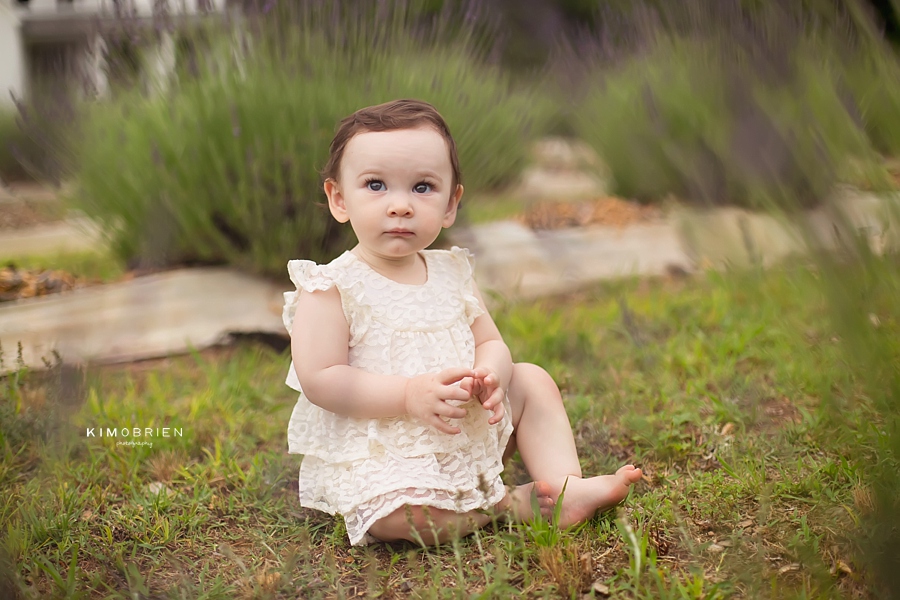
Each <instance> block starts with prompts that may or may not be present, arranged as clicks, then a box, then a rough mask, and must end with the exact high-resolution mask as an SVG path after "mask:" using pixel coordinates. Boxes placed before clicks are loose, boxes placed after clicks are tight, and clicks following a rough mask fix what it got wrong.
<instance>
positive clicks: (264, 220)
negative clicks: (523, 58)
mask: <svg viewBox="0 0 900 600" xmlns="http://www.w3.org/2000/svg"><path fill="white" fill-rule="evenodd" d="M428 5H429V3H428V2H408V3H405V2H388V3H380V4H379V5H378V7H375V6H369V5H367V4H363V3H353V2H338V3H333V4H323V3H317V2H312V1H310V2H300V3H294V4H288V3H280V4H276V5H275V8H274V9H273V10H271V11H270V12H268V13H265V12H259V13H250V14H251V16H250V17H248V18H247V20H246V21H245V22H244V23H243V24H242V25H241V26H240V27H235V28H232V27H230V26H228V25H221V26H208V27H203V28H200V29H199V30H197V32H196V33H195V37H194V38H193V39H190V42H191V43H190V44H189V49H190V53H186V54H187V55H188V56H189V58H190V60H187V61H182V62H184V63H185V70H184V72H183V73H181V76H180V77H179V80H178V82H177V84H172V85H170V86H169V87H168V89H164V90H162V91H160V92H158V93H156V94H150V95H147V94H145V93H143V90H140V89H132V90H129V91H125V92H122V93H119V94H118V95H117V96H116V97H115V98H114V99H113V100H111V101H108V102H103V103H99V104H96V105H93V106H89V107H88V108H87V112H86V115H85V118H84V121H83V124H82V127H81V129H80V132H79V136H78V140H77V144H73V145H72V146H71V147H72V148H74V149H75V153H74V159H75V160H74V162H73V175H74V177H75V179H76V181H77V184H78V192H77V195H76V198H77V202H78V204H79V205H80V208H82V209H83V210H84V211H85V212H86V213H88V215H90V216H91V217H93V218H94V219H96V220H97V221H99V222H100V223H102V224H103V225H104V226H105V228H106V231H107V232H108V233H109V235H110V238H111V242H112V247H113V248H114V250H115V251H116V253H117V254H118V255H120V256H121V257H123V258H124V259H126V260H128V261H130V262H132V263H138V264H141V265H146V266H158V265H169V264H186V263H187V264H192V263H193V264H196V263H229V264H234V265H237V266H240V267H242V268H244V269H246V270H249V271H252V272H257V273H261V274H272V275H279V276H280V275H282V273H283V271H284V263H285V261H286V260H287V259H289V258H295V257H302V258H310V259H313V260H317V261H327V260H329V259H330V258H333V257H334V256H335V255H336V254H337V253H339V252H340V251H341V250H343V249H345V248H347V247H348V246H349V244H350V243H351V238H352V232H351V231H350V229H349V227H344V228H341V227H339V226H338V225H337V223H335V222H333V220H332V219H331V218H330V216H328V214H327V211H326V210H324V208H323V200H324V195H323V194H322V192H321V183H320V178H319V175H318V172H317V171H318V169H320V168H321V167H322V166H324V164H325V162H326V160H327V152H328V145H329V143H330V141H331V138H332V136H333V134H334V130H335V127H336V124H337V122H338V121H339V120H340V119H341V118H343V117H345V116H347V115H348V114H350V113H351V112H353V111H354V110H356V109H358V108H361V107H363V106H367V105H371V104H377V103H380V102H385V101H388V100H391V99H395V98H403V97H412V98H420V99H424V100H427V101H429V102H431V103H433V104H434V105H435V106H436V107H437V108H438V110H440V111H441V112H442V114H443V115H444V117H445V118H446V119H447V121H448V123H449V125H450V128H451V130H452V131H453V132H454V136H455V137H456V140H457V143H458V146H459V148H460V160H461V164H462V170H463V177H464V180H463V181H464V184H465V185H467V186H468V187H469V188H470V189H478V188H485V187H491V186H498V185H502V184H504V183H506V182H509V181H510V180H512V179H513V178H514V177H515V175H516V174H517V173H518V171H519V169H520V168H521V167H522V165H523V163H524V160H525V153H526V148H527V144H526V142H527V141H528V139H529V135H531V134H532V133H533V132H535V131H536V130H538V129H540V127H541V126H542V125H541V123H542V120H543V119H544V118H545V117H544V116H543V115H546V114H547V113H548V111H549V106H548V104H547V103H546V102H543V101H539V100H538V99H537V98H536V95H535V93H534V92H533V91H530V90H528V89H522V88H515V89H514V88H513V86H512V84H511V82H510V80H509V77H508V76H507V75H506V74H505V73H504V72H502V71H501V70H500V69H499V68H497V67H493V66H490V65H489V64H488V63H487V62H486V60H485V56H486V53H487V48H486V47H485V46H484V44H482V43H479V42H478V41H477V40H476V38H475V36H474V35H473V31H474V29H473V26H472V25H471V24H470V22H474V18H475V17H474V16H473V15H472V14H470V13H469V12H466V13H460V14H458V13H457V12H456V10H455V9H453V10H450V9H447V10H442V11H441V12H439V13H436V14H431V15H430V16H429V13H427V12H424V13H423V11H424V10H425V8H427V7H428ZM423 7H424V8H423ZM467 10H468V9H467ZM423 15H424V16H428V17H429V18H424V17H423Z"/></svg>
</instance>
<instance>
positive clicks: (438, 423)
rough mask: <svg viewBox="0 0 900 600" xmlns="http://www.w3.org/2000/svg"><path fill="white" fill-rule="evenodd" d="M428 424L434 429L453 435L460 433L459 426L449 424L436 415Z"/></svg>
mask: <svg viewBox="0 0 900 600" xmlns="http://www.w3.org/2000/svg"><path fill="white" fill-rule="evenodd" d="M430 424H431V426H432V427H434V428H435V429H437V430H438V431H440V432H442V433H449V434H451V435H455V434H457V433H460V431H461V430H460V428H459V427H456V426H455V425H451V424H450V423H448V422H447V421H445V420H443V419H441V418H440V417H438V416H437V415H435V416H434V418H433V419H431V421H430Z"/></svg>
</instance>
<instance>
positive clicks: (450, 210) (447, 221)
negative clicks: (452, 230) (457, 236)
mask: <svg viewBox="0 0 900 600" xmlns="http://www.w3.org/2000/svg"><path fill="white" fill-rule="evenodd" d="M464 190H465V188H463V186H461V185H457V186H456V192H454V193H453V195H452V196H450V202H449V203H448V204H447V211H446V212H445V213H444V221H443V223H441V225H443V226H444V227H445V228H446V227H450V226H451V225H453V223H455V222H456V212H457V210H459V201H460V200H462V196H463V191H464Z"/></svg>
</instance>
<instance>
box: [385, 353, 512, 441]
mask: <svg viewBox="0 0 900 600" xmlns="http://www.w3.org/2000/svg"><path fill="white" fill-rule="evenodd" d="M457 383H458V384H459V385H455V384H457ZM505 396H506V392H505V391H504V390H503V388H501V387H500V378H499V377H497V374H496V373H494V372H493V371H491V370H490V369H487V368H485V367H478V368H477V369H466V368H462V367H452V368H449V369H444V370H443V371H441V372H439V373H426V374H425V375H419V376H417V377H412V378H410V379H409V380H408V381H407V382H406V390H405V394H404V399H403V400H404V405H405V407H406V412H407V413H409V414H411V415H413V416H415V417H418V418H419V419H421V420H422V421H424V422H425V423H427V424H428V425H430V426H432V427H434V428H435V429H437V430H438V431H442V432H444V433H450V434H455V433H459V432H460V429H459V427H456V426H455V425H451V424H450V423H448V422H447V421H446V419H461V418H463V417H465V416H466V409H465V408H462V407H460V406H454V405H452V404H449V403H448V402H447V401H448V400H460V401H466V400H470V399H472V398H476V399H478V401H479V402H480V403H481V405H482V406H483V407H484V408H485V409H486V410H489V411H491V412H492V413H493V414H492V415H491V417H490V418H489V419H488V423H490V424H491V425H495V424H497V423H499V422H500V420H501V419H502V418H503V415H504V413H505V412H506V411H505V409H504V407H503V398H504V397H505Z"/></svg>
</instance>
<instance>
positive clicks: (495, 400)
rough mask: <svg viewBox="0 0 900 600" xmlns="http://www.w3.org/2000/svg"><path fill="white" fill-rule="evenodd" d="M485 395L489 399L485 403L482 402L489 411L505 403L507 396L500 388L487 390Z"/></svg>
mask: <svg viewBox="0 0 900 600" xmlns="http://www.w3.org/2000/svg"><path fill="white" fill-rule="evenodd" d="M488 392H490V393H488ZM485 394H486V395H487V399H486V400H485V401H484V402H482V403H481V405H482V406H484V407H485V408H487V409H492V408H494V406H496V405H497V404H499V403H500V402H503V397H504V396H505V394H504V393H503V390H502V389H500V388H499V387H495V388H493V389H488V390H485Z"/></svg>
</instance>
